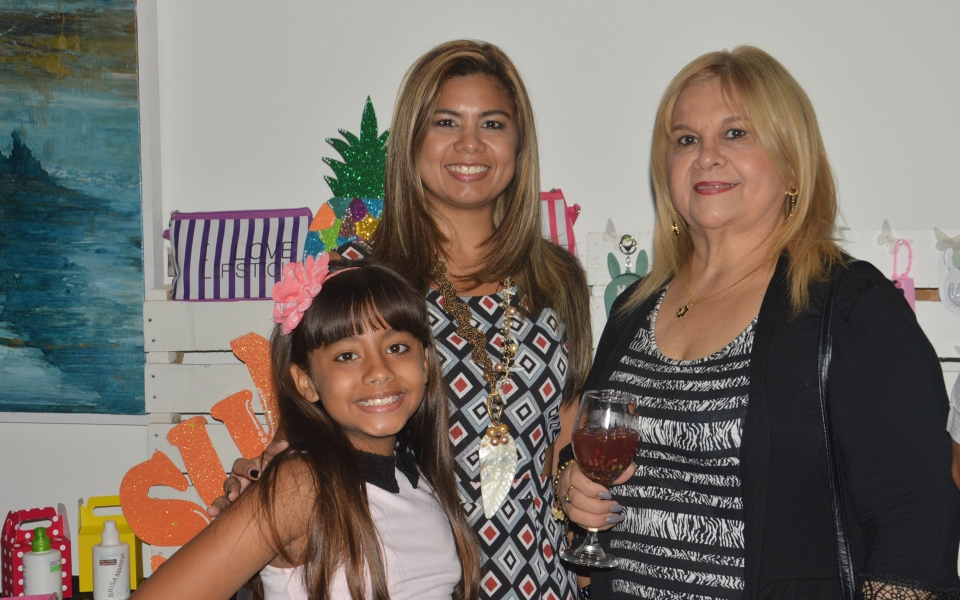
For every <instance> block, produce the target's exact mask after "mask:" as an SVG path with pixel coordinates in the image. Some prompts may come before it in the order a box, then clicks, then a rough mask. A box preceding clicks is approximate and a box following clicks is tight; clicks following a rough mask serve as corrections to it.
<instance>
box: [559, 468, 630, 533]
mask: <svg viewBox="0 0 960 600" xmlns="http://www.w3.org/2000/svg"><path fill="white" fill-rule="evenodd" d="M635 469H636V467H635V466H634V465H633V463H630V465H629V466H628V467H627V468H626V469H624V471H623V473H622V474H621V475H620V477H618V478H617V479H616V480H615V481H614V482H613V485H620V484H622V483H626V482H627V480H628V479H630V478H631V477H632V476H633V472H634V470H635ZM557 491H558V493H559V494H560V497H559V498H558V501H561V502H563V510H564V511H565V512H566V513H567V517H568V518H569V519H570V520H571V521H573V522H574V523H576V524H577V525H579V526H581V527H583V528H588V527H594V528H596V529H598V530H600V531H604V530H607V529H610V528H611V527H613V526H614V525H616V524H617V523H619V522H620V521H622V520H623V514H622V512H623V507H622V506H620V504H619V503H617V501H616V500H613V498H612V496H611V495H610V490H609V489H608V488H605V487H604V486H602V485H600V484H599V483H596V482H594V481H592V480H591V479H590V478H589V477H587V476H586V475H584V474H583V470H582V469H581V468H580V465H579V464H577V461H573V462H572V463H570V465H569V466H568V467H567V468H566V469H564V470H563V473H561V475H560V481H559V485H557ZM568 499H569V501H568Z"/></svg>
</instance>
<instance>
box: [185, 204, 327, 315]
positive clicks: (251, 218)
mask: <svg viewBox="0 0 960 600" xmlns="http://www.w3.org/2000/svg"><path fill="white" fill-rule="evenodd" d="M312 220H313V213H311V212H310V209H309V208H289V209H278V210H231V211H221V212H194V213H182V212H179V211H174V212H173V213H172V214H171V215H170V231H169V238H170V243H171V244H172V245H173V257H174V277H173V299H174V300H194V301H204V300H262V299H265V298H270V292H271V290H272V289H273V284H274V283H276V282H277V281H279V280H280V275H281V270H282V268H283V265H285V264H287V263H288V262H293V261H297V260H300V258H301V256H303V246H304V244H305V243H306V240H307V232H308V230H309V228H310V222H311V221H312Z"/></svg>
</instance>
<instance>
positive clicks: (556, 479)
mask: <svg viewBox="0 0 960 600" xmlns="http://www.w3.org/2000/svg"><path fill="white" fill-rule="evenodd" d="M574 462H575V461H574V460H572V459H571V460H568V461H566V462H565V463H563V464H561V465H560V466H559V467H557V474H556V475H554V476H553V506H552V507H551V508H550V512H551V513H553V519H554V520H555V521H566V520H567V512H566V511H565V510H563V504H562V502H561V499H560V496H559V492H558V491H557V486H559V485H560V476H561V475H563V470H564V469H566V468H567V467H569V466H570V465H571V464H573V463H574Z"/></svg>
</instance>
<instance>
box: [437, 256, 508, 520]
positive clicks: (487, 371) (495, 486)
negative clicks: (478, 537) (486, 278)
mask: <svg viewBox="0 0 960 600" xmlns="http://www.w3.org/2000/svg"><path fill="white" fill-rule="evenodd" d="M446 272H447V266H446V265H445V264H444V262H443V259H442V258H440V257H437V258H436V259H435V260H434V262H433V269H432V270H431V276H432V277H433V282H434V284H435V285H436V286H437V290H439V291H440V297H441V299H442V300H443V309H444V310H445V311H447V312H448V313H450V314H451V315H452V316H453V319H454V322H455V323H456V325H457V335H459V336H460V337H462V338H463V339H465V340H467V341H468V342H469V343H470V345H471V346H473V350H472V353H471V354H472V356H473V362H474V363H476V364H477V365H478V366H479V367H480V368H481V369H483V378H484V380H485V381H486V382H487V385H489V386H490V394H489V395H488V396H487V416H489V417H490V426H489V427H487V433H486V435H484V436H483V437H481V438H480V448H479V449H478V451H477V452H478V458H479V462H480V496H481V499H482V500H483V514H484V516H486V517H487V518H488V519H491V518H493V515H495V514H497V511H498V510H500V506H501V505H502V504H503V501H504V500H506V499H507V496H508V495H509V494H510V490H511V488H512V487H513V479H514V477H515V476H516V473H517V463H518V459H517V443H516V441H514V439H513V438H512V437H510V428H509V427H508V426H507V424H506V423H503V422H501V420H500V419H501V418H502V417H503V409H504V408H505V406H506V403H505V402H504V400H503V385H504V383H506V382H507V381H508V380H509V379H510V367H511V366H512V364H513V358H514V356H516V355H517V352H519V351H520V346H519V345H518V344H517V343H516V342H515V341H514V339H513V321H514V319H516V317H517V312H518V311H517V308H516V307H515V306H511V305H510V298H511V297H513V295H514V291H513V286H512V284H511V280H510V278H509V277H507V278H506V279H504V280H503V281H501V282H500V285H502V286H503V301H502V302H501V303H500V306H501V307H503V327H502V328H501V329H500V336H501V337H500V353H501V356H502V359H501V362H498V363H496V364H494V362H493V360H492V359H491V358H490V355H489V354H487V350H486V347H487V336H486V335H484V333H483V332H482V331H480V329H479V328H478V327H475V326H474V325H473V322H472V321H473V312H472V311H471V310H470V307H469V306H467V304H466V302H464V301H463V300H461V299H460V297H459V296H458V295H457V288H456V287H454V285H453V284H452V283H450V280H449V279H447V278H446V275H445V274H446Z"/></svg>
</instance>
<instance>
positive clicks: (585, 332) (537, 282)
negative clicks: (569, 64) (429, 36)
mask: <svg viewBox="0 0 960 600" xmlns="http://www.w3.org/2000/svg"><path fill="white" fill-rule="evenodd" d="M471 75H481V76H483V77H488V78H490V79H492V80H493V81H496V82H497V83H498V84H499V85H500V86H502V88H503V89H504V91H505V92H506V93H507V95H508V96H509V98H510V101H511V102H512V104H513V109H514V114H515V121H516V126H517V133H518V136H517V165H516V167H517V168H516V173H515V174H514V177H513V180H511V181H510V183H509V184H508V185H507V188H506V189H505V190H504V191H503V193H502V194H501V196H500V198H499V199H498V200H497V204H496V208H495V211H494V226H495V231H494V233H493V235H492V236H490V238H489V239H487V240H486V241H485V242H484V243H483V246H484V250H485V252H486V258H485V259H484V260H483V261H482V262H481V264H480V265H479V267H478V268H477V270H476V271H475V272H474V273H471V274H468V278H469V279H471V280H472V281H474V282H475V283H482V282H490V281H499V280H502V279H504V278H505V277H507V276H512V277H513V279H514V281H515V282H516V283H517V285H518V286H519V288H520V293H521V294H522V295H523V297H524V300H525V304H524V309H525V310H526V311H527V312H529V313H534V314H535V313H536V312H538V311H540V310H541V309H543V308H545V307H550V308H553V310H555V311H556V312H557V315H558V316H559V318H560V321H561V322H562V323H563V324H564V325H565V326H566V339H567V342H568V351H569V368H568V371H567V384H566V386H565V389H564V401H570V400H571V399H572V398H573V397H574V396H576V394H578V393H579V390H580V387H581V386H582V385H583V383H584V381H586V377H587V373H588V372H589V370H590V360H591V352H590V346H591V343H592V341H593V338H592V335H591V332H590V297H589V293H588V292H587V280H586V275H585V274H584V272H583V267H582V266H581V265H580V263H579V262H578V261H577V259H576V257H574V256H573V255H572V254H570V253H569V252H567V251H566V250H564V249H562V248H560V247H558V246H557V245H556V244H553V243H551V242H549V241H547V240H545V239H543V237H542V235H541V232H540V228H541V220H540V156H539V151H538V149H537V131H536V126H535V124H534V118H533V106H532V105H531V103H530V97H529V96H528V95H527V90H526V87H525V86H524V84H523V79H522V78H521V77H520V73H519V71H517V68H516V67H515V66H514V64H513V62H511V61H510V58H509V57H508V56H507V55H506V54H505V53H504V52H503V51H502V50H501V49H500V48H498V47H497V46H494V45H493V44H488V43H486V42H479V41H472V40H456V41H452V42H447V43H445V44H441V45H439V46H437V47H436V48H433V49H432V50H430V51H429V52H427V53H426V54H424V55H423V56H421V57H420V58H419V59H418V60H417V61H416V62H415V63H414V64H413V66H411V67H410V70H409V71H407V74H406V76H405V77H404V79H403V83H401V85H400V91H399V92H398V93H397V101H396V105H395V108H394V112H393V122H392V124H391V126H390V144H389V147H388V149H387V171H386V181H385V192H384V194H385V199H384V214H383V220H382V222H381V223H380V225H379V227H378V228H377V231H376V232H375V233H374V236H373V240H372V242H373V255H372V257H373V258H374V259H375V260H377V261H379V262H381V263H383V264H385V265H388V266H390V267H391V268H393V269H395V270H396V271H397V272H399V273H402V274H403V275H404V276H406V277H407V278H408V279H409V280H410V281H412V282H413V284H414V285H415V286H416V287H417V288H418V289H419V290H420V291H421V292H422V293H426V291H427V288H428V287H429V286H430V268H431V265H432V264H433V259H434V257H436V256H440V255H442V248H443V244H444V243H445V242H446V241H447V240H446V239H445V237H444V235H443V233H442V232H441V230H440V229H439V227H438V226H437V218H438V215H437V214H436V213H435V211H434V210H433V209H432V208H431V206H430V205H429V203H428V202H427V200H426V197H425V195H424V192H423V184H422V183H421V181H420V165H419V156H420V149H421V147H422V146H423V142H424V139H425V137H426V135H427V130H428V128H429V125H430V122H431V119H432V118H433V113H434V111H435V110H436V107H437V99H438V98H439V97H440V90H441V88H442V87H443V84H444V83H445V82H446V81H448V80H450V79H454V78H457V77H469V76H471Z"/></svg>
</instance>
